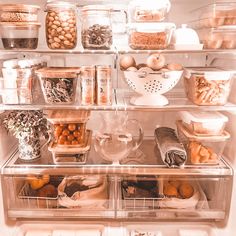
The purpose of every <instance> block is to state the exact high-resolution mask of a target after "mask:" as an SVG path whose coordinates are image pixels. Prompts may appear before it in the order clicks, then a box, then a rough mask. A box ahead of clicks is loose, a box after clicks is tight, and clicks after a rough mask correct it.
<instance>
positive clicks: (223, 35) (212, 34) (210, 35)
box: [197, 27, 236, 49]
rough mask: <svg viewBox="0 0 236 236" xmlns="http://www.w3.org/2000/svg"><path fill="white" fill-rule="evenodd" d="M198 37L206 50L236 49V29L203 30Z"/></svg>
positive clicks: (199, 31)
mask: <svg viewBox="0 0 236 236" xmlns="http://www.w3.org/2000/svg"><path fill="white" fill-rule="evenodd" d="M197 32H198V35H199V38H200V40H201V42H202V43H203V44H204V48H206V49H219V48H221V49H235V48H236V27H231V28H228V29H227V28H225V29H214V28H209V29H201V30H198V31H197Z"/></svg>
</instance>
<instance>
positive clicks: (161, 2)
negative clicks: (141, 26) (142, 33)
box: [129, 0, 171, 22]
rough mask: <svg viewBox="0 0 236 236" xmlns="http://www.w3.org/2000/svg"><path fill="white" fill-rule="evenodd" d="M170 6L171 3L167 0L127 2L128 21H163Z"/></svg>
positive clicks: (134, 0) (135, 0)
mask: <svg viewBox="0 0 236 236" xmlns="http://www.w3.org/2000/svg"><path fill="white" fill-rule="evenodd" d="M170 7H171V3H170V1H169V0H145V1H144V0H133V1H131V2H130V4H129V21H130V22H147V21H148V22H158V21H163V20H164V19H165V17H166V15H167V13H168V12H169V10H170Z"/></svg>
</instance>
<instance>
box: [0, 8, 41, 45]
mask: <svg viewBox="0 0 236 236" xmlns="http://www.w3.org/2000/svg"><path fill="white" fill-rule="evenodd" d="M39 9H40V7H39V6H34V5H24V4H1V5H0V35H1V38H2V43H3V46H4V48H5V49H36V48H37V46H38V34H39V28H40V26H41V24H40V23H39V22H38V11H39Z"/></svg>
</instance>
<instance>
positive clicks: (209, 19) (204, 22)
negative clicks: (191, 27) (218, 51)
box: [193, 2, 236, 28]
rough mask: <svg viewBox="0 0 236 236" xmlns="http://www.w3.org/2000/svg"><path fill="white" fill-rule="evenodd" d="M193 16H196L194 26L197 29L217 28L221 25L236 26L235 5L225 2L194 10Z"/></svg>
mask: <svg viewBox="0 0 236 236" xmlns="http://www.w3.org/2000/svg"><path fill="white" fill-rule="evenodd" d="M193 14H196V15H197V21H195V26H196V27H197V28H210V27H219V26H222V25H235V24H236V3H235V2H227V3H226V2H225V3H215V4H209V5H207V6H204V7H201V8H199V9H196V10H195V11H194V12H193Z"/></svg>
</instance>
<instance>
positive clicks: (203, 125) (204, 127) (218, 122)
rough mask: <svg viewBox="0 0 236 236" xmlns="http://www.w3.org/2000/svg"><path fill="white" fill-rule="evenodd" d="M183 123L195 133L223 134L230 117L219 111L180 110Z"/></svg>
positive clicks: (203, 134) (199, 134)
mask: <svg viewBox="0 0 236 236" xmlns="http://www.w3.org/2000/svg"><path fill="white" fill-rule="evenodd" d="M180 118H181V120H182V123H183V125H184V126H185V127H186V128H187V129H188V130H189V131H190V132H191V133H193V134H194V135H197V136H210V135H221V134H222V133H223V132H224V129H225V125H226V123H227V122H228V117H227V116H224V115H222V114H221V113H219V112H205V111H197V112H194V111H192V112H188V111H182V112H180Z"/></svg>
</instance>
